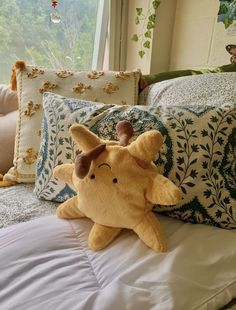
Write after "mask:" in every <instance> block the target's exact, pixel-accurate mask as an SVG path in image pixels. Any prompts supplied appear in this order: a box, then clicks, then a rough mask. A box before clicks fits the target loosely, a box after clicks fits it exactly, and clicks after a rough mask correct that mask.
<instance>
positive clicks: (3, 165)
mask: <svg viewBox="0 0 236 310" xmlns="http://www.w3.org/2000/svg"><path fill="white" fill-rule="evenodd" d="M17 116H18V111H13V112H10V113H8V114H6V115H2V116H0V173H1V174H4V173H5V172H7V170H8V169H9V168H10V167H11V166H12V163H13V153H14V140H15V134H16V122H17Z"/></svg>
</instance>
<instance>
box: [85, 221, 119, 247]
mask: <svg viewBox="0 0 236 310" xmlns="http://www.w3.org/2000/svg"><path fill="white" fill-rule="evenodd" d="M120 231H121V228H114V227H108V226H103V225H100V224H97V223H95V224H94V225H93V227H92V229H91V231H90V234H89V238H88V246H89V247H90V249H92V250H94V251H99V250H101V249H103V248H105V247H106V246H107V245H108V244H109V243H111V242H112V241H113V240H114V239H115V237H116V236H117V235H118V234H119V233H120Z"/></svg>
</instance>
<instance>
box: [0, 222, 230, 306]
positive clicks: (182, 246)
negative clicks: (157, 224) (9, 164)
mask: <svg viewBox="0 0 236 310" xmlns="http://www.w3.org/2000/svg"><path fill="white" fill-rule="evenodd" d="M159 219H160V220H161V222H162V225H163V227H164V229H165V231H166V234H167V237H168V244H169V249H168V252H167V253H164V254H156V253H154V252H153V251H152V250H150V249H148V248H147V247H146V245H145V244H143V243H142V242H141V241H140V240H139V239H138V238H137V236H136V235H135V234H134V233H133V232H131V231H123V233H122V234H121V235H120V236H119V237H118V238H117V239H116V240H115V241H114V242H113V243H112V244H111V245H110V246H109V247H108V248H106V249H104V250H103V251H100V252H92V251H91V250H89V249H88V248H87V237H88V232H89V230H90V228H91V225H92V223H91V222H90V220H87V219H81V220H73V221H65V220H59V219H57V218H56V217H55V216H47V217H44V218H40V219H37V220H33V221H31V222H27V223H22V224H17V225H13V226H10V227H8V228H4V229H1V230H0V309H1V310H9V309H12V310H13V309H14V310H18V309H19V310H27V309H30V310H36V309H39V310H74V309H76V310H78V309H88V310H90V309H99V310H100V309H101V310H111V309H112V310H116V309H117V310H123V309H135V310H139V309H141V310H145V309H157V310H170V309H173V310H191V309H198V310H200V309H201V310H203V309H207V310H211V309H219V308H220V307H222V306H223V305H225V304H227V303H228V302H229V301H230V300H231V299H232V298H233V297H236V231H232V230H231V231H229V230H223V229H219V228H214V227H208V226H204V225H192V224H185V223H182V222H179V221H177V220H174V219H171V218H165V217H163V216H159Z"/></svg>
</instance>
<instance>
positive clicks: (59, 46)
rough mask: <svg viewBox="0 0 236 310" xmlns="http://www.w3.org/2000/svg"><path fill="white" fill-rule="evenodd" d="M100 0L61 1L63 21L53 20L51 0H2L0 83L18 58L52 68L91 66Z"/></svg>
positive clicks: (3, 81)
mask: <svg viewBox="0 0 236 310" xmlns="http://www.w3.org/2000/svg"><path fill="white" fill-rule="evenodd" d="M97 2H98V1H97V0H86V1H84V0H66V1H59V2H58V6H57V9H58V11H59V13H60V15H61V22H60V23H59V24H53V23H51V21H50V12H51V11H52V7H51V1H50V0H34V1H29V0H8V1H0V33H1V37H0V83H6V82H8V81H9V77H10V71H11V67H12V65H13V64H14V62H15V61H16V60H19V59H20V60H24V61H26V62H27V63H29V64H32V65H41V66H44V67H49V68H58V69H60V68H67V69H74V70H87V69H90V68H91V64H92V55H93V43H94V34H95V27H96V14H97Z"/></svg>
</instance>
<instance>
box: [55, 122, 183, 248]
mask: <svg viewBox="0 0 236 310" xmlns="http://www.w3.org/2000/svg"><path fill="white" fill-rule="evenodd" d="M116 130H117V136H118V138H119V141H106V140H102V139H100V138H99V137H97V136H96V135H95V134H93V133H92V132H90V131H89V130H88V129H87V128H86V127H84V126H82V125H73V126H71V128H70V134H71V135H72V137H73V139H74V140H75V141H76V143H77V144H78V146H79V148H80V150H82V152H83V153H82V154H80V155H78V156H77V158H76V161H75V163H74V164H63V165H60V166H57V167H56V168H55V169H54V176H55V177H56V178H58V179H60V180H63V181H64V182H66V183H68V184H72V185H73V186H74V188H75V189H76V191H77V192H78V195H77V196H75V197H73V198H70V199H69V200H67V201H66V202H64V203H62V204H61V205H60V206H59V207H58V209H57V215H58V217H60V218H65V219H75V218H82V217H87V218H90V219H91V220H92V221H93V222H94V225H93V227H92V229H91V231H90V234H89V238H88V245H89V247H90V248H91V249H92V250H94V251H97V250H100V249H103V248H104V247H106V246H107V245H108V244H109V243H111V242H112V240H113V239H114V238H115V237H116V236H117V235H118V234H119V233H120V231H121V229H122V228H128V229H132V230H133V231H134V232H135V233H136V234H137V235H138V236H139V238H140V239H141V240H142V241H143V242H144V243H145V244H146V245H147V246H149V247H150V248H152V249H153V250H154V251H156V252H163V251H165V250H166V241H165V237H164V235H163V232H162V230H161V227H160V224H159V222H158V220H157V218H156V216H155V215H154V214H153V212H152V207H153V205H154V204H162V205H172V204H173V205H174V204H176V203H178V202H179V201H180V200H181V193H180V190H179V189H178V188H177V187H176V186H175V185H174V184H173V183H172V182H171V181H170V180H169V179H167V178H166V177H164V176H162V175H161V174H159V173H158V168H157V167H156V166H155V165H154V163H153V162H152V161H153V160H154V159H155V156H156V155H157V152H158V151H159V149H160V147H161V145H162V143H163V138H162V136H161V134H160V132H159V131H157V130H150V131H147V132H145V133H143V134H141V135H140V136H139V137H138V138H137V139H136V140H135V141H133V142H132V143H131V144H128V142H129V140H130V138H131V137H132V135H133V128H132V125H131V124H130V123H128V122H126V121H122V122H119V123H118V124H117V127H116Z"/></svg>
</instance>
